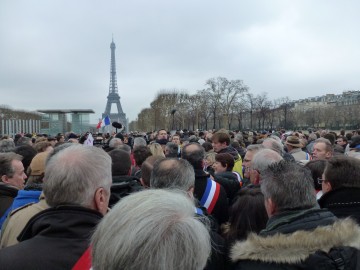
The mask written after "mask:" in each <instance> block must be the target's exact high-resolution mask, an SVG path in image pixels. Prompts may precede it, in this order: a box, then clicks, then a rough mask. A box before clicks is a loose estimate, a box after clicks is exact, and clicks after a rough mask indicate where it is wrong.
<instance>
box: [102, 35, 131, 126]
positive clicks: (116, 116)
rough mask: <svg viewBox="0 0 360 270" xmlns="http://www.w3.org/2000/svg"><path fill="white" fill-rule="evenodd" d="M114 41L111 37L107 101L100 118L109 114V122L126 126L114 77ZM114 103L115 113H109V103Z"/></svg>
mask: <svg viewBox="0 0 360 270" xmlns="http://www.w3.org/2000/svg"><path fill="white" fill-rule="evenodd" d="M115 48H116V47H115V43H114V39H112V41H111V44H110V49H111V64H110V85H109V95H108V96H107V103H106V108H105V112H104V113H103V114H102V118H103V119H104V117H105V116H107V115H108V116H109V117H110V120H111V122H119V123H121V124H122V125H123V126H124V127H127V121H126V114H125V113H124V112H123V110H122V107H121V104H120V96H119V94H118V86H117V79H116V65H115ZM112 104H116V107H117V113H111V105H112Z"/></svg>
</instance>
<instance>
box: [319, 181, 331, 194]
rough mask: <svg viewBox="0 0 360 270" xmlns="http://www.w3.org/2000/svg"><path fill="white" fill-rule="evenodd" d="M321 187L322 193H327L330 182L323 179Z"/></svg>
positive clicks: (329, 189)
mask: <svg viewBox="0 0 360 270" xmlns="http://www.w3.org/2000/svg"><path fill="white" fill-rule="evenodd" d="M321 189H322V192H323V193H327V192H329V191H331V190H332V186H331V183H330V182H329V181H323V182H322V185H321Z"/></svg>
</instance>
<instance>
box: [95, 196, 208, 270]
mask: <svg viewBox="0 0 360 270" xmlns="http://www.w3.org/2000/svg"><path fill="white" fill-rule="evenodd" d="M194 207H195V206H194V204H193V203H192V201H191V200H190V199H189V198H188V197H187V196H186V195H184V194H183V193H177V192H173V191H172V192H170V191H166V190H159V189H158V190H156V189H149V190H146V191H141V192H137V193H134V194H131V195H129V196H127V197H126V198H123V199H122V200H121V201H120V202H119V203H118V204H116V205H115V207H114V208H113V209H112V211H111V212H110V213H108V214H107V215H106V216H105V217H104V219H103V220H102V221H101V222H100V224H99V226H98V227H97V229H96V231H95V233H94V235H93V237H92V266H93V267H94V269H97V270H102V269H149V268H151V269H157V270H169V269H194V270H200V269H203V268H204V267H205V265H206V262H207V259H208V256H209V254H210V250H211V243H210V236H209V233H208V230H207V228H206V227H205V226H204V224H203V223H202V222H200V221H199V219H198V218H197V217H195V215H194ZM179 251H181V252H180V253H179Z"/></svg>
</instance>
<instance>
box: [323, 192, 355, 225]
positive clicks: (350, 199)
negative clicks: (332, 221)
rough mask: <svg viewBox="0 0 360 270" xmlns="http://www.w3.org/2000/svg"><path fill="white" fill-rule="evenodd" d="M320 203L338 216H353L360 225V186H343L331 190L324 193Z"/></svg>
mask: <svg viewBox="0 0 360 270" xmlns="http://www.w3.org/2000/svg"><path fill="white" fill-rule="evenodd" d="M318 203H319V205H320V207H321V208H327V209H328V210H330V211H331V212H332V213H333V214H334V215H335V216H336V217H338V218H346V217H352V218H354V219H355V220H356V221H357V223H358V224H359V225H360V188H355V187H351V188H350V187H342V188H338V189H335V190H331V191H329V192H327V193H325V194H323V195H322V196H321V198H320V199H319V200H318Z"/></svg>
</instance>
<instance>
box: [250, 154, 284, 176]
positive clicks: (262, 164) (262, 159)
mask: <svg viewBox="0 0 360 270" xmlns="http://www.w3.org/2000/svg"><path fill="white" fill-rule="evenodd" d="M281 160H283V158H282V157H281V156H280V155H279V154H278V153H277V152H275V151H273V150H271V149H261V150H260V151H258V152H256V154H255V155H254V157H253V159H252V162H251V168H252V169H254V170H257V171H258V172H259V173H260V174H262V172H263V171H265V170H266V169H267V168H268V167H269V165H271V164H273V163H275V162H279V161H281Z"/></svg>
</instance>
